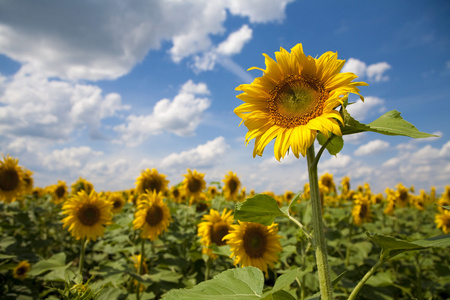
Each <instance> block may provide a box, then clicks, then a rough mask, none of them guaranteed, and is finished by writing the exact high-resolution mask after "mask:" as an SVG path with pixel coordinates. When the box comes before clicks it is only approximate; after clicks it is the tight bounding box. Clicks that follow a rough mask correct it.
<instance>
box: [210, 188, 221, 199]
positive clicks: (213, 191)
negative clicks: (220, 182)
mask: <svg viewBox="0 0 450 300" xmlns="http://www.w3.org/2000/svg"><path fill="white" fill-rule="evenodd" d="M218 194H219V192H218V191H217V187H216V186H215V185H211V186H208V195H209V197H210V198H211V199H214V197H216V196H217V195H218Z"/></svg>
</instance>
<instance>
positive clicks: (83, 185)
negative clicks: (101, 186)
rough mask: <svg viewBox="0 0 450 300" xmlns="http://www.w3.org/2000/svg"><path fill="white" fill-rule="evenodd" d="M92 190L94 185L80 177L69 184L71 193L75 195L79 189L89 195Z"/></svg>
mask: <svg viewBox="0 0 450 300" xmlns="http://www.w3.org/2000/svg"><path fill="white" fill-rule="evenodd" d="M93 190H94V185H93V184H92V183H90V182H89V181H87V180H86V179H85V178H83V177H80V178H78V180H77V181H75V182H74V183H72V185H71V192H70V193H71V194H72V195H76V194H78V192H80V191H85V192H86V194H88V195H90V194H91V192H92V191H93Z"/></svg>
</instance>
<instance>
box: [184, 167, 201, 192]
mask: <svg viewBox="0 0 450 300" xmlns="http://www.w3.org/2000/svg"><path fill="white" fill-rule="evenodd" d="M187 172H188V173H187V174H184V175H183V176H184V179H183V188H184V191H185V193H186V196H188V197H194V198H198V197H200V195H201V193H202V191H203V190H204V189H205V188H206V181H205V180H204V179H203V177H205V174H203V173H197V170H194V172H192V171H191V169H187Z"/></svg>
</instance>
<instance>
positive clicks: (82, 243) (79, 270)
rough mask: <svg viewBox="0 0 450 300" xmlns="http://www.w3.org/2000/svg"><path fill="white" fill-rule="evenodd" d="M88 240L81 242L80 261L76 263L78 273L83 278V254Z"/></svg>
mask: <svg viewBox="0 0 450 300" xmlns="http://www.w3.org/2000/svg"><path fill="white" fill-rule="evenodd" d="M88 242H89V239H83V240H82V241H81V251H80V261H79V262H78V273H79V274H80V275H81V277H83V265H84V254H85V252H86V246H87V244H88Z"/></svg>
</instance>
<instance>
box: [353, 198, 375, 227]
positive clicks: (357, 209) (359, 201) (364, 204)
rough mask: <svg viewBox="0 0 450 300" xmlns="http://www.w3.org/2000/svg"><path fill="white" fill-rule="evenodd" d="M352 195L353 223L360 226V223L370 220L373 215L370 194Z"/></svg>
mask: <svg viewBox="0 0 450 300" xmlns="http://www.w3.org/2000/svg"><path fill="white" fill-rule="evenodd" d="M353 197H354V199H355V201H354V202H353V203H354V205H353V209H352V216H353V223H354V224H355V225H357V226H361V225H362V223H367V222H371V221H372V216H373V215H372V212H371V207H370V206H371V204H372V202H371V200H370V196H369V195H363V194H356V195H355V196H353Z"/></svg>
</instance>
